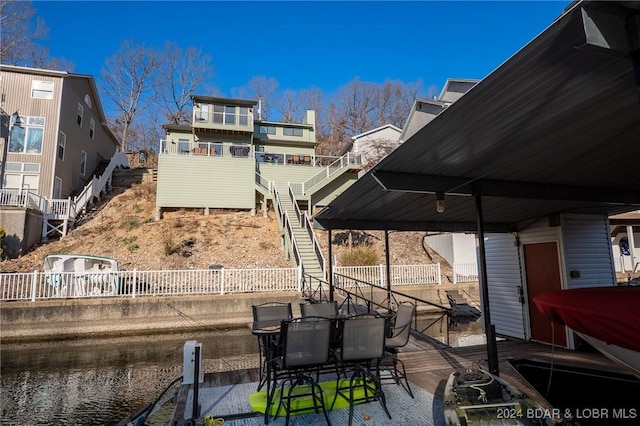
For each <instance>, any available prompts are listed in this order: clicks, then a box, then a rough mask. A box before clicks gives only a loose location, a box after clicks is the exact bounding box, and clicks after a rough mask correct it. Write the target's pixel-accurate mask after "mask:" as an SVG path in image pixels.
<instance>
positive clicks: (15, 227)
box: [0, 64, 126, 257]
mask: <svg viewBox="0 0 640 426" xmlns="http://www.w3.org/2000/svg"><path fill="white" fill-rule="evenodd" d="M0 81H1V86H0V87H1V88H2V89H1V91H2V93H1V94H0V223H2V226H3V227H4V228H5V230H6V231H7V234H8V235H9V236H11V238H9V239H8V241H9V247H6V248H7V253H8V255H10V256H12V257H13V256H15V255H18V254H19V253H20V252H21V251H22V250H24V249H26V248H28V247H30V246H31V245H33V244H35V243H37V242H39V241H40V240H41V239H43V240H44V239H46V238H47V235H49V234H50V233H56V232H57V233H60V234H62V235H64V234H65V233H66V229H67V228H68V227H69V226H70V225H72V224H73V221H74V218H75V213H76V212H78V211H79V210H82V208H83V207H84V206H85V205H86V203H84V204H83V202H84V201H87V200H89V199H91V198H94V197H95V196H96V195H97V194H99V193H100V192H101V191H102V190H103V189H104V187H105V185H106V183H107V180H108V179H110V174H108V176H107V174H105V173H104V172H105V170H107V169H109V167H111V170H112V169H113V167H115V165H116V164H117V165H119V166H122V165H126V158H124V160H123V159H122V158H121V156H122V153H120V142H119V141H118V139H117V138H116V136H115V135H114V134H113V133H112V132H111V130H110V129H109V127H108V126H107V120H106V117H105V114H104V111H103V109H102V104H101V102H100V98H99V96H98V90H97V88H96V84H95V81H94V79H93V77H92V76H90V75H82V74H74V73H69V72H65V71H56V70H46V69H38V68H27V67H18V66H11V65H1V64H0ZM118 154H119V155H118ZM114 158H116V160H115V163H114ZM123 161H124V162H123ZM97 175H98V176H100V177H102V180H100V182H99V184H95V182H96V179H98V178H97ZM88 187H89V189H87V188H88ZM81 194H84V195H83V197H81V199H82V200H83V201H82V202H81V203H80V204H77V203H74V201H77V200H78V199H77V197H76V196H77V195H81ZM72 197H73V198H74V199H73V200H72Z"/></svg>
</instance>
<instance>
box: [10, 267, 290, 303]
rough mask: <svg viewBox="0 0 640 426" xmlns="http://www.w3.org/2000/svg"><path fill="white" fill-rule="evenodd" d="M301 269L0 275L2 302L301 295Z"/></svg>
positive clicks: (20, 273)
mask: <svg viewBox="0 0 640 426" xmlns="http://www.w3.org/2000/svg"><path fill="white" fill-rule="evenodd" d="M301 275H302V271H301V270H300V268H273V269H225V268H221V269H204V270H166V271H136V270H133V271H118V272H91V273H87V272H82V273H77V272H39V271H34V272H26V273H25V272H19V273H6V274H0V291H1V294H2V298H1V300H31V301H36V300H45V299H61V298H65V299H66V298H73V299H76V298H87V297H93V298H95V297H132V298H135V297H147V296H177V295H180V296H182V295H205V294H228V293H250V292H272V291H299V290H300V282H301V281H302V276H301Z"/></svg>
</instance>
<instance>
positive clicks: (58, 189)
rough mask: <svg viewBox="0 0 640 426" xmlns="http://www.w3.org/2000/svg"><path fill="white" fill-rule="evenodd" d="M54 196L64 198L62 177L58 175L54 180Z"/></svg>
mask: <svg viewBox="0 0 640 426" xmlns="http://www.w3.org/2000/svg"><path fill="white" fill-rule="evenodd" d="M53 198H58V199H60V198H62V179H60V178H59V177H58V176H56V178H55V180H54V181H53Z"/></svg>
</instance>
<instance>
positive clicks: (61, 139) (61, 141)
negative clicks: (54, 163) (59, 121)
mask: <svg viewBox="0 0 640 426" xmlns="http://www.w3.org/2000/svg"><path fill="white" fill-rule="evenodd" d="M66 146H67V135H65V134H64V133H62V132H60V134H59V135H58V158H59V159H61V160H64V149H65V148H66Z"/></svg>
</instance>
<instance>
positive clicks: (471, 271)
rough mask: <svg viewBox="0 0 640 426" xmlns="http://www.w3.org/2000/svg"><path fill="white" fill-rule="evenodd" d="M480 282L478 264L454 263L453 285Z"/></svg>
mask: <svg viewBox="0 0 640 426" xmlns="http://www.w3.org/2000/svg"><path fill="white" fill-rule="evenodd" d="M476 281H478V264H477V263H454V264H453V283H454V284H455V283H469V282H476Z"/></svg>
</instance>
